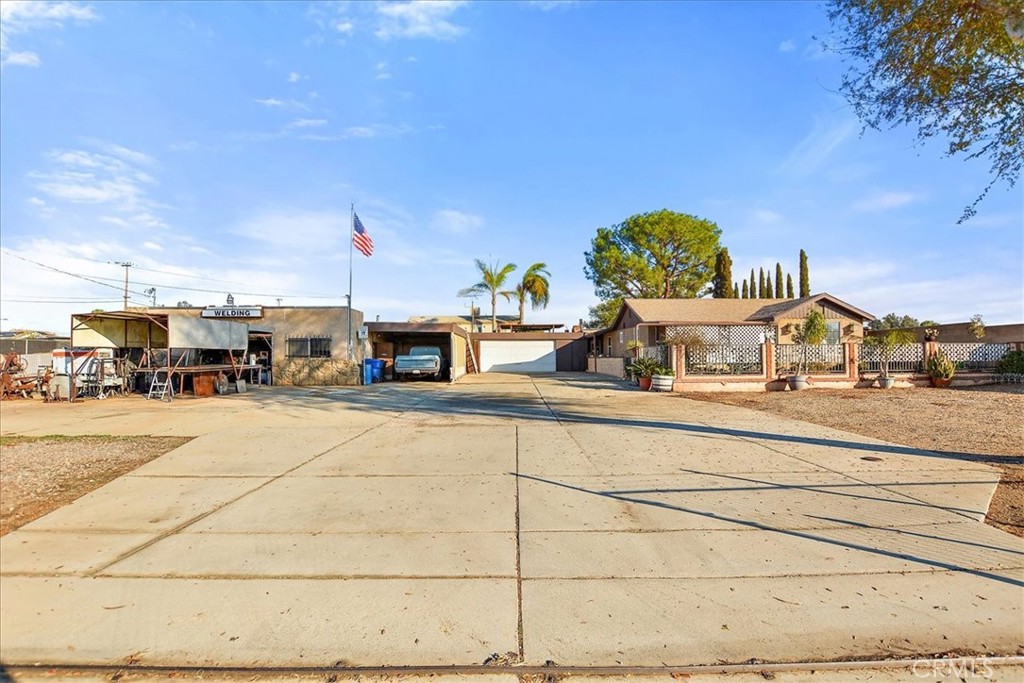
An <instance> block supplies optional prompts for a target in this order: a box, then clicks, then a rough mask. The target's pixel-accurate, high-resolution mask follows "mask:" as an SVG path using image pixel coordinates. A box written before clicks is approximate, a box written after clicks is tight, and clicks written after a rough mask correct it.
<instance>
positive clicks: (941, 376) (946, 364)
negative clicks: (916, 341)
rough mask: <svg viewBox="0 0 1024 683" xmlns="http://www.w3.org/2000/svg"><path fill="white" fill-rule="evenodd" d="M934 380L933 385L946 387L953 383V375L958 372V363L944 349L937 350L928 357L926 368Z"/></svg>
mask: <svg viewBox="0 0 1024 683" xmlns="http://www.w3.org/2000/svg"><path fill="white" fill-rule="evenodd" d="M925 369H926V370H927V371H928V376H929V377H930V378H931V380H932V386H935V387H939V388H940V389H944V388H945V387H948V386H949V385H950V384H952V383H953V375H955V374H956V363H954V362H953V361H952V360H951V359H950V357H949V356H947V355H946V352H945V351H943V350H942V349H939V350H938V351H936V352H935V353H934V354H932V356H931V357H930V358H929V359H928V364H927V366H926V368H925Z"/></svg>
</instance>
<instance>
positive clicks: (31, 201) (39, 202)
mask: <svg viewBox="0 0 1024 683" xmlns="http://www.w3.org/2000/svg"><path fill="white" fill-rule="evenodd" d="M25 201H27V202H28V203H29V204H31V205H32V206H38V207H40V208H42V207H44V206H46V202H44V201H43V200H42V199H40V198H39V197H29V198H28V199H26V200H25Z"/></svg>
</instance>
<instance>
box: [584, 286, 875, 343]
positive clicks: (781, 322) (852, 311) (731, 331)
mask: <svg viewBox="0 0 1024 683" xmlns="http://www.w3.org/2000/svg"><path fill="white" fill-rule="evenodd" d="M812 309H816V310H818V311H821V313H822V314H823V315H824V316H825V322H826V324H827V325H828V338H827V339H826V341H825V343H826V344H841V343H843V342H855V341H859V340H861V339H862V338H863V337H864V323H866V322H868V321H870V320H873V319H874V316H873V315H872V314H870V313H867V312H866V311H863V310H861V309H859V308H857V307H855V306H853V305H851V304H848V303H846V302H845V301H843V300H842V299H839V298H838V297H835V296H832V295H831V294H827V293H822V294H815V295H813V296H808V297H803V298H801V299H626V300H625V301H623V303H622V306H621V308H620V309H619V312H618V314H617V315H616V316H615V320H614V321H613V322H612V324H611V325H609V326H607V327H604V328H601V329H599V330H593V331H591V332H588V333H587V337H588V339H589V342H590V343H589V352H590V354H591V355H594V356H605V357H623V356H628V355H630V354H629V343H630V342H631V341H635V342H638V343H639V344H642V345H643V346H655V345H658V344H668V345H672V344H680V345H685V344H686V343H687V342H688V341H690V342H691V343H703V344H719V345H754V344H763V343H765V342H773V343H778V344H791V343H792V341H793V333H794V332H795V331H796V326H797V325H798V324H799V323H800V322H801V321H802V320H803V319H804V317H805V316H806V315H807V312H808V311H810V310H812Z"/></svg>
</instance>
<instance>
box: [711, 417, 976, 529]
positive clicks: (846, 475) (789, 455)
mask: <svg viewBox="0 0 1024 683" xmlns="http://www.w3.org/2000/svg"><path fill="white" fill-rule="evenodd" d="M700 424H702V425H704V426H705V427H707V428H709V429H713V430H719V429H720V428H719V427H715V426H713V425H711V424H708V423H707V422H701V423H700ZM722 433H723V435H726V434H725V432H722ZM735 438H737V439H739V440H740V441H745V442H747V443H750V444H753V445H755V446H761V447H762V448H766V449H768V450H770V451H774V452H775V453H779V454H781V455H783V456H785V457H787V458H793V459H794V460H799V461H800V462H803V463H807V464H808V465H813V466H815V467H820V468H821V469H822V470H824V471H826V472H831V473H832V474H838V475H839V476H841V477H843V478H845V479H849V480H851V481H855V482H857V483H859V484H865V485H867V486H870V487H872V488H876V489H879V490H881V491H886V492H888V493H891V494H893V495H896V496H900V497H902V498H906V499H908V500H912V501H914V502H917V503H923V504H924V505H926V506H928V507H932V508H937V509H940V510H945V511H946V512H950V513H952V514H954V515H958V516H960V517H963V518H964V519H969V520H971V521H972V522H979V523H982V524H983V523H984V520H980V521H979V520H978V519H976V518H974V517H972V516H971V515H969V514H967V513H966V512H960V511H959V510H957V509H951V508H946V507H942V506H941V505H933V504H932V503H929V502H928V501H926V500H923V499H921V498H915V497H914V496H912V495H910V494H909V493H903V492H901V491H893V490H892V489H890V488H886V487H885V486H879V485H878V484H873V483H871V482H870V481H865V480H863V479H858V478H857V477H855V476H853V475H852V474H850V473H847V472H842V471H840V470H836V469H833V468H831V467H827V466H825V465H821V464H818V463H816V462H814V461H812V460H807V459H805V458H801V457H800V456H798V455H793V454H792V453H787V452H785V451H782V450H779V449H778V448H775V447H773V446H769V445H767V444H763V443H758V442H757V441H754V440H753V439H752V438H750V437H745V436H737V437H735ZM993 495H995V491H994V490H993ZM986 513H987V508H986Z"/></svg>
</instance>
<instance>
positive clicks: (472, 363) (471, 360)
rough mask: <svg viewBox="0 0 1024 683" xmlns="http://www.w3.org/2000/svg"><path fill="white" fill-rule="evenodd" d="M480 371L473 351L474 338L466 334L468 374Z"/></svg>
mask: <svg viewBox="0 0 1024 683" xmlns="http://www.w3.org/2000/svg"><path fill="white" fill-rule="evenodd" d="M479 372H480V368H479V366H477V364H476V354H475V353H473V338H472V337H471V336H470V335H466V374H467V375H472V374H476V373H479Z"/></svg>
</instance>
